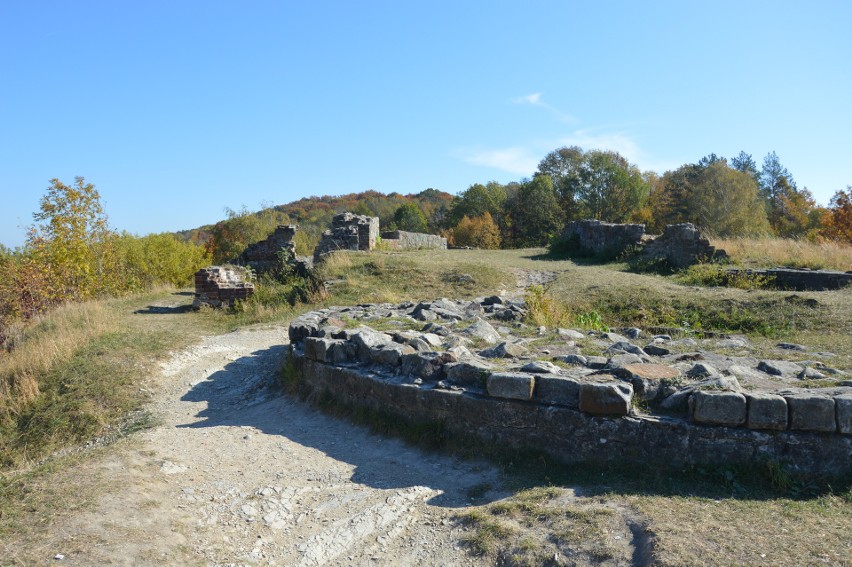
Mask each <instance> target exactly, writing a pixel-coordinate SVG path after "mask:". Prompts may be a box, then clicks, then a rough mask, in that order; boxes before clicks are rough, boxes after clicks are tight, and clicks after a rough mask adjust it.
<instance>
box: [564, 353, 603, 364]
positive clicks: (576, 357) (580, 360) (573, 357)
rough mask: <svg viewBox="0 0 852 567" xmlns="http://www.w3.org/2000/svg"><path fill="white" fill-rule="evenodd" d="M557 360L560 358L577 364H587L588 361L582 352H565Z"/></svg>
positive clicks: (568, 362)
mask: <svg viewBox="0 0 852 567" xmlns="http://www.w3.org/2000/svg"><path fill="white" fill-rule="evenodd" d="M558 360H562V362H565V363H567V364H574V365H577V366H586V364H588V362H589V361H588V359H586V357H585V356H583V355H582V354H566V355H565V356H563V357H562V358H561V359H558ZM604 363H606V361H604Z"/></svg>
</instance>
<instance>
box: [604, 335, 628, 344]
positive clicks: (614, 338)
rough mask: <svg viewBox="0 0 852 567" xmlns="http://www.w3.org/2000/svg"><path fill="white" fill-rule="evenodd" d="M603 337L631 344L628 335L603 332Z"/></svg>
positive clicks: (614, 341)
mask: <svg viewBox="0 0 852 567" xmlns="http://www.w3.org/2000/svg"><path fill="white" fill-rule="evenodd" d="M601 338H602V339H604V340H606V341H609V342H611V343H627V344H630V340H629V339H628V338H627V337H624V336H622V335H619V334H618V333H603V334H601Z"/></svg>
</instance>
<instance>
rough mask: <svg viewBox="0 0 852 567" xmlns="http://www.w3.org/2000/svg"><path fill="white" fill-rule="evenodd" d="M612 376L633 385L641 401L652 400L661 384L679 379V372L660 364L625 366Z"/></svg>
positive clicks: (658, 391)
mask: <svg viewBox="0 0 852 567" xmlns="http://www.w3.org/2000/svg"><path fill="white" fill-rule="evenodd" d="M614 374H616V375H617V376H618V377H619V378H621V379H622V380H627V381H629V382H630V383H631V384H633V391H634V393H635V394H636V395H637V396H639V397H640V398H642V399H643V400H653V399H654V398H656V397H657V394H659V393H660V387H661V386H662V385H663V384H665V383H666V382H672V381H674V380H676V379H677V378H679V377H680V370H678V369H677V368H674V367H673V366H664V365H662V364H625V365H624V366H622V367H621V368H619V369H617V370H616V371H615V372H614Z"/></svg>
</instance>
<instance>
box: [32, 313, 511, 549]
mask: <svg viewBox="0 0 852 567" xmlns="http://www.w3.org/2000/svg"><path fill="white" fill-rule="evenodd" d="M285 343H286V328H285V327H271V328H263V329H245V330H239V331H235V332H232V333H229V334H226V335H222V336H216V337H209V338H206V339H204V340H203V341H202V342H201V343H200V344H198V345H196V346H194V347H191V348H189V349H188V350H185V351H182V352H179V353H176V354H175V355H174V356H173V357H172V358H171V360H169V361H168V362H167V363H165V364H163V367H162V373H161V374H160V375H159V376H157V377H156V378H155V379H154V380H153V381H154V385H153V386H152V387H153V388H154V390H155V396H154V397H155V400H154V403H153V407H152V412H153V414H154V416H155V418H156V419H158V421H159V425H158V426H156V427H154V428H153V429H151V430H148V431H146V432H145V433H142V434H140V435H139V436H137V438H136V439H134V440H132V441H130V442H129V443H127V444H126V445H127V446H122V447H118V448H116V450H114V451H110V452H108V456H107V457H106V458H104V459H103V460H101V461H99V462H98V463H97V464H95V465H92V466H93V467H94V470H92V471H91V474H94V475H101V476H103V477H104V478H105V479H108V481H109V484H110V485H111V486H112V489H110V490H108V491H107V492H106V493H105V494H103V495H102V496H100V497H99V498H98V499H97V501H96V504H95V505H94V506H93V507H91V508H90V509H89V511H88V512H86V513H84V514H82V515H77V516H74V517H72V518H70V519H67V520H65V521H62V522H60V524H61V525H60V526H59V529H57V530H54V531H52V533H51V537H50V538H49V539H47V540H45V541H43V542H39V544H38V545H39V546H40V547H41V549H42V555H43V556H44V557H45V558H46V559H49V558H52V557H53V556H54V554H62V555H63V556H64V557H63V559H62V560H61V563H62V564H70V565H95V564H118V565H122V564H124V565H146V564H147V565H155V564H156V565H163V564H171V565H185V564H190V565H192V564H198V565H299V566H309V565H479V564H485V563H484V560H482V559H480V558H477V557H473V556H471V555H469V554H468V553H467V552H466V550H465V549H464V547H463V546H462V545H461V544H460V542H459V540H460V538H461V537H462V536H463V535H464V532H463V530H464V529H465V528H464V527H463V526H459V525H457V524H456V522H454V521H453V520H452V517H453V515H454V514H455V513H456V512H457V511H458V509H459V508H460V507H463V506H466V505H469V503H470V502H469V497H468V494H470V493H471V491H473V492H475V493H477V492H481V490H482V487H484V486H486V485H487V486H490V487H499V486H500V480H499V475H498V473H497V471H496V470H495V469H494V468H493V467H492V466H490V465H488V464H485V463H476V462H468V461H458V460H455V459H453V458H451V457H447V456H444V455H436V454H431V453H426V452H423V451H420V450H418V449H415V448H412V447H409V446H407V445H405V444H404V443H402V442H400V441H397V440H393V439H386V438H382V437H379V436H376V435H372V434H370V433H369V432H368V431H366V430H365V429H363V428H360V427H357V426H353V425H352V424H351V423H348V422H345V421H342V420H337V419H334V418H331V417H328V416H325V415H323V414H322V413H319V412H318V411H317V410H315V409H313V408H311V407H309V406H307V405H306V404H304V403H302V402H300V401H297V400H294V399H292V398H290V397H287V396H283V395H281V393H280V391H278V390H276V389H275V387H274V384H275V374H276V372H277V370H278V368H279V367H280V364H281V360H282V356H283V353H284V349H285V347H284V346H283V345H284V344H285ZM139 437H141V439H140V438H139ZM498 496H501V495H498V494H496V493H489V494H487V495H486V499H491V498H496V497H498ZM481 501H482V500H481V499H480V500H478V502H481Z"/></svg>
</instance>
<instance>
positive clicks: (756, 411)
mask: <svg viewBox="0 0 852 567" xmlns="http://www.w3.org/2000/svg"><path fill="white" fill-rule="evenodd" d="M747 397H748V422H747V423H746V426H747V427H748V428H749V429H774V430H776V431H784V430H785V429H787V401H786V400H785V399H784V398H783V397H781V396H778V395H776V394H763V393H759V392H750V393H749V394H748V396H747Z"/></svg>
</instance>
